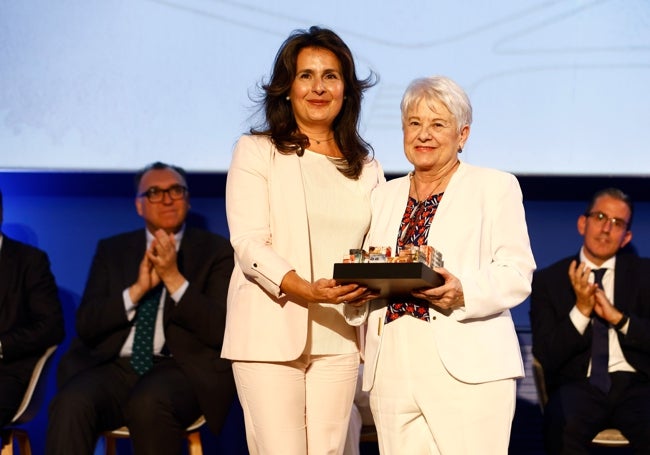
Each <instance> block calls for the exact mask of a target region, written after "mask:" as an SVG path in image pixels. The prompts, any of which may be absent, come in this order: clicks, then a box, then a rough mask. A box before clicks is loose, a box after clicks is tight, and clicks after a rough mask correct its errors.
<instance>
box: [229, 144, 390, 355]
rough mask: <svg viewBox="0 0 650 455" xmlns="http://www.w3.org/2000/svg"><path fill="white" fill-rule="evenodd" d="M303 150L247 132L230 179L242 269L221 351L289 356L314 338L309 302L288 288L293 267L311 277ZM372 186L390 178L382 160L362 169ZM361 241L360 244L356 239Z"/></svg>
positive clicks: (233, 238)
mask: <svg viewBox="0 0 650 455" xmlns="http://www.w3.org/2000/svg"><path fill="white" fill-rule="evenodd" d="M299 159H300V158H299V157H298V156H297V155H295V154H292V155H283V154H281V153H279V152H278V151H277V149H276V148H275V147H274V146H273V145H272V143H271V141H270V140H269V139H268V138H267V137H266V136H253V135H250V136H249V135H245V136H242V137H241V138H240V139H239V141H238V142H237V144H236V146H235V150H234V152H233V158H232V162H231V165H230V169H229V170H228V177H227V181H226V215H227V218H228V227H229V230H230V242H231V243H232V246H233V248H234V250H235V268H234V270H233V274H232V277H231V279H230V286H229V289H228V311H227V315H226V331H225V336H224V341H223V348H222V351H221V356H222V357H225V358H228V359H232V360H255V361H278V362H279V361H289V360H294V359H296V358H298V357H299V356H300V355H301V354H302V352H303V349H304V347H305V344H306V341H307V327H308V316H307V314H308V313H307V308H306V307H304V306H301V305H299V304H297V303H295V302H292V301H291V300H289V299H288V298H287V296H286V295H284V294H283V293H282V292H281V291H280V283H281V281H282V278H283V277H284V276H285V275H286V274H287V273H288V272H289V271H291V270H295V271H296V273H298V275H300V276H302V277H304V278H306V279H309V277H311V262H310V255H311V251H310V244H309V228H308V220H307V207H306V202H305V192H304V189H303V182H302V179H301V171H300V162H299ZM360 181H361V182H362V183H363V184H365V185H367V191H368V193H370V191H372V189H373V188H374V187H375V186H377V184H378V183H380V182H383V181H385V179H384V174H383V170H382V169H381V167H380V165H379V163H378V162H377V161H376V160H372V161H369V162H368V163H367V164H366V165H365V167H364V170H363V172H362V174H361V176H360ZM349 248H354V245H351V246H349Z"/></svg>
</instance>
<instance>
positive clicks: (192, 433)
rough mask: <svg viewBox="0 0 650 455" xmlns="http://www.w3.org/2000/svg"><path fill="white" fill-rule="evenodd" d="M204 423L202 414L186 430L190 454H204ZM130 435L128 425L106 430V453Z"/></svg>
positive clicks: (112, 453) (113, 453) (113, 449)
mask: <svg viewBox="0 0 650 455" xmlns="http://www.w3.org/2000/svg"><path fill="white" fill-rule="evenodd" d="M203 424H205V417H204V416H201V417H199V418H198V419H197V420H196V422H194V423H193V424H192V425H190V426H189V427H187V429H186V430H185V433H186V437H187V444H188V454H189V455H203V445H202V444H201V434H200V431H199V430H200V429H201V427H202V426H203ZM130 436H131V435H130V434H129V429H128V428H127V427H120V428H118V429H116V430H113V431H107V432H105V433H104V439H105V440H106V455H115V454H116V443H117V440H118V439H125V438H128V437H130ZM2 455H4V454H2Z"/></svg>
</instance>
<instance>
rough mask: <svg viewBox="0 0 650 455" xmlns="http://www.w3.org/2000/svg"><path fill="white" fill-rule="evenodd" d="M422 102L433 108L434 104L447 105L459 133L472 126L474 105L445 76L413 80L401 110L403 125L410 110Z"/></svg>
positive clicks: (406, 92)
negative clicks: (465, 127)
mask: <svg viewBox="0 0 650 455" xmlns="http://www.w3.org/2000/svg"><path fill="white" fill-rule="evenodd" d="M420 101H425V102H426V103H427V105H429V106H431V104H432V103H433V102H440V103H442V104H444V105H445V107H446V108H447V109H449V112H451V115H453V116H454V119H456V123H457V124H458V132H460V130H461V129H462V128H463V127H464V126H466V125H467V126H470V125H471V124H472V104H471V103H470V102H469V97H468V96H467V93H465V91H464V90H463V89H462V88H461V87H460V86H459V85H458V84H457V83H455V82H454V81H452V80H451V79H449V78H448V77H445V76H431V77H422V78H418V79H415V80H413V81H412V82H411V83H410V84H409V86H408V87H407V88H406V91H405V92H404V96H403V97H402V103H401V105H400V108H401V110H402V123H404V122H405V120H406V116H407V115H408V112H409V110H411V109H412V108H413V107H415V106H416V105H417V104H418V103H419V102H420Z"/></svg>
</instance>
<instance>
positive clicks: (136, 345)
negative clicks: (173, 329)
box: [131, 286, 163, 375]
mask: <svg viewBox="0 0 650 455" xmlns="http://www.w3.org/2000/svg"><path fill="white" fill-rule="evenodd" d="M162 290H163V287H162V286H158V287H156V288H154V289H152V290H151V291H149V292H148V293H147V294H145V295H144V297H142V299H141V300H140V303H138V307H137V309H136V314H135V335H134V337H133V353H132V354H131V365H133V369H134V370H135V371H136V372H137V373H138V374H140V375H142V374H145V373H146V372H147V371H149V370H150V369H151V367H152V366H153V336H154V331H155V330H154V329H155V325H156V315H157V314H158V305H159V304H160V296H161V295H162Z"/></svg>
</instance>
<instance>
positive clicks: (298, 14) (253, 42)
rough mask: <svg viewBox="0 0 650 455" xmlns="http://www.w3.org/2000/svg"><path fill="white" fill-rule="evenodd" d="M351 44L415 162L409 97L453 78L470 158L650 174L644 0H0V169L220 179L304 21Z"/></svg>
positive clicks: (391, 165)
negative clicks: (419, 82)
mask: <svg viewBox="0 0 650 455" xmlns="http://www.w3.org/2000/svg"><path fill="white" fill-rule="evenodd" d="M313 24H317V25H323V26H326V27H329V28H332V29H333V30H335V31H336V32H337V33H338V34H339V35H341V37H342V38H343V39H344V40H345V41H346V42H347V44H348V45H349V46H350V48H351V49H352V51H353V53H354V54H355V57H356V59H357V63H358V73H359V76H360V77H366V76H367V75H368V71H369V69H372V70H373V71H375V72H376V73H377V74H378V75H379V76H380V82H379V84H378V85H377V86H375V87H374V88H372V89H370V91H368V92H367V95H366V98H365V102H364V110H363V121H362V125H361V129H362V133H363V136H364V137H365V138H366V139H367V140H368V141H369V142H370V143H371V144H372V145H373V147H374V149H375V152H376V156H377V157H378V158H379V159H380V160H381V162H382V164H383V166H384V168H385V169H386V171H387V172H396V173H401V172H404V171H406V170H407V169H408V168H409V164H408V162H407V161H406V160H405V159H404V157H403V153H402V144H401V137H402V136H401V125H400V116H399V101H400V98H401V95H402V93H403V91H404V89H405V87H406V85H407V84H408V82H410V81H411V80H412V79H413V78H416V77H420V76H426V75H432V74H445V75H447V76H450V77H452V78H453V79H455V80H456V81H457V82H459V83H460V84H461V85H462V86H463V87H464V88H465V89H466V90H467V92H468V93H469V95H470V98H471V100H472V103H473V106H474V114H475V115H474V125H473V127H472V132H471V136H470V140H469V142H468V144H467V147H466V149H465V152H464V154H463V159H465V160H467V161H469V162H472V163H475V164H479V165H486V166H492V167H497V168H500V169H503V170H508V171H511V172H515V173H517V174H520V175H522V174H533V175H548V174H555V175H574V174H589V175H623V176H627V175H646V174H650V150H649V149H648V144H650V140H649V139H650V138H649V136H650V127H648V120H649V119H650V89H649V87H648V85H649V83H650V71H649V70H650V1H648V0H561V1H543V0H494V1H492V2H485V1H484V0H456V1H438V0H413V1H410V2H403V1H398V0H383V1H382V0H373V1H369V0H353V1H349V0H345V1H342V0H330V1H329V2H310V1H305V0H300V1H298V0H267V1H265V2H259V1H254V0H247V1H236V0H234V1H226V0H167V1H162V0H0V168H4V169H52V170H133V169H136V168H140V167H141V166H143V165H144V164H146V163H148V162H151V161H154V160H163V161H168V162H172V163H175V164H179V165H182V166H184V167H185V168H187V169H188V170H192V171H224V170H226V169H227V167H228V165H229V161H230V155H231V150H232V146H233V143H234V142H235V141H236V139H237V137H238V136H239V135H240V134H241V133H243V132H245V131H247V130H248V128H249V127H250V125H251V120H252V119H251V118H250V116H251V115H252V114H253V112H254V109H253V107H254V105H253V103H252V102H251V100H250V98H249V93H254V92H255V87H256V85H257V84H258V83H259V82H260V81H261V80H262V79H263V78H265V77H267V76H268V73H269V71H270V69H271V64H272V61H273V58H274V56H275V53H276V51H277V49H278V47H279V46H280V44H281V43H282V41H283V40H284V39H285V38H286V37H287V36H288V34H289V33H290V32H291V31H292V30H294V29H296V28H307V27H308V26H310V25H313Z"/></svg>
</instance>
